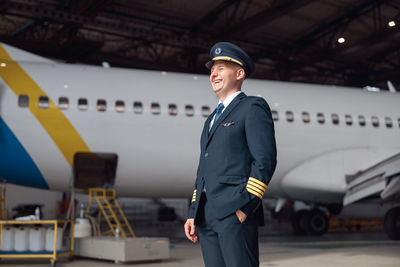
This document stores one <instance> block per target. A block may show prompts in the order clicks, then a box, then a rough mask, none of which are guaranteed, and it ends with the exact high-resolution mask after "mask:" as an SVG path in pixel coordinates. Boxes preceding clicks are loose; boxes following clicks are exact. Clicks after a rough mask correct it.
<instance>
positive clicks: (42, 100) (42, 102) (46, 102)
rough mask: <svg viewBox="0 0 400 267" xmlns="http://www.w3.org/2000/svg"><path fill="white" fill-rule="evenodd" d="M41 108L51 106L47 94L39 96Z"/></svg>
mask: <svg viewBox="0 0 400 267" xmlns="http://www.w3.org/2000/svg"><path fill="white" fill-rule="evenodd" d="M38 106H39V108H49V97H48V96H45V95H41V96H39V102H38Z"/></svg>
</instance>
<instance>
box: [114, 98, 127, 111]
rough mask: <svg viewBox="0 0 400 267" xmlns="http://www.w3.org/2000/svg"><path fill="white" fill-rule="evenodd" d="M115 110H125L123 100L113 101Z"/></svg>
mask: <svg viewBox="0 0 400 267" xmlns="http://www.w3.org/2000/svg"><path fill="white" fill-rule="evenodd" d="M115 110H116V111H117V112H125V102H124V101H122V100H117V101H115Z"/></svg>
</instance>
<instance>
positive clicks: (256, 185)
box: [246, 177, 267, 199]
mask: <svg viewBox="0 0 400 267" xmlns="http://www.w3.org/2000/svg"><path fill="white" fill-rule="evenodd" d="M246 189H247V191H248V192H249V193H251V194H253V195H255V196H257V197H259V198H260V199H262V198H263V195H264V193H265V190H266V189H267V185H266V184H264V183H263V182H261V181H260V180H257V179H255V178H253V177H250V178H249V180H248V181H247V185H246Z"/></svg>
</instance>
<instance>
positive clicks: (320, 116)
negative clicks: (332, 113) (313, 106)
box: [317, 113, 325, 124]
mask: <svg viewBox="0 0 400 267" xmlns="http://www.w3.org/2000/svg"><path fill="white" fill-rule="evenodd" d="M317 121H318V123H321V124H322V123H325V116H324V113H317Z"/></svg>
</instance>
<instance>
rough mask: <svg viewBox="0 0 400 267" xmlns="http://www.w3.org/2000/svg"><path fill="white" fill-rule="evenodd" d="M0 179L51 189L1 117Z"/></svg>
mask: <svg viewBox="0 0 400 267" xmlns="http://www.w3.org/2000/svg"><path fill="white" fill-rule="evenodd" d="M0 179H1V180H6V181H7V182H9V183H13V184H19V185H25V186H30V187H37V188H43V189H49V185H48V184H47V183H46V181H45V180H44V178H43V175H42V174H41V173H40V171H39V169H38V168H37V166H36V164H35V163H34V162H33V160H32V158H31V157H30V156H29V154H28V152H27V151H26V150H25V148H24V147H23V146H22V145H21V143H20V142H19V141H18V139H17V137H16V136H15V135H14V134H13V132H12V131H11V130H10V128H8V126H7V124H6V123H5V122H4V121H3V119H2V118H1V117H0Z"/></svg>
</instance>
